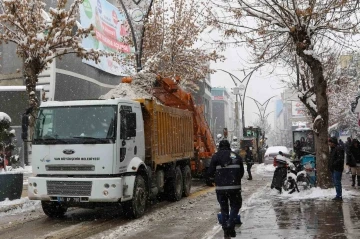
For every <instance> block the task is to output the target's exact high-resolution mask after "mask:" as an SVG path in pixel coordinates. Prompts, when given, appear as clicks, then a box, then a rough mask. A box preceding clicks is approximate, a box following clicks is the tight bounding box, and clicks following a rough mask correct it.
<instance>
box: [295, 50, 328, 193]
mask: <svg viewBox="0 0 360 239" xmlns="http://www.w3.org/2000/svg"><path fill="white" fill-rule="evenodd" d="M299 55H300V57H301V58H302V59H303V60H304V61H305V63H306V64H307V65H308V66H309V67H310V69H311V73H312V76H313V79H314V92H315V96H316V107H317V114H318V115H320V116H321V120H320V121H319V122H317V123H316V124H314V132H315V152H316V173H317V186H318V187H320V188H330V187H332V186H333V184H332V180H331V173H330V169H329V146H328V127H329V112H328V107H329V104H328V99H327V95H326V89H327V83H326V81H325V79H324V73H323V67H322V64H321V62H320V61H319V60H318V59H316V58H314V57H313V56H311V55H306V54H304V53H303V52H301V53H300V54H299ZM314 120H315V119H314Z"/></svg>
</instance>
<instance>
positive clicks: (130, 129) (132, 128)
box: [126, 113, 136, 138]
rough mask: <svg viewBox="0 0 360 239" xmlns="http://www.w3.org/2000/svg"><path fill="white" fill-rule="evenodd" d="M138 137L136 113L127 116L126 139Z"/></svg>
mask: <svg viewBox="0 0 360 239" xmlns="http://www.w3.org/2000/svg"><path fill="white" fill-rule="evenodd" d="M135 136H136V113H128V114H126V138H131V137H135Z"/></svg>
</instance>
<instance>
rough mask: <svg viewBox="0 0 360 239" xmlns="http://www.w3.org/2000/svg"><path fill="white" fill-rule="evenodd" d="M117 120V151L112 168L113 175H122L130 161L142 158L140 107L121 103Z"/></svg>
mask: <svg viewBox="0 0 360 239" xmlns="http://www.w3.org/2000/svg"><path fill="white" fill-rule="evenodd" d="M118 119H119V120H118V125H119V127H118V134H117V135H118V140H117V145H118V147H117V148H118V149H117V160H116V163H115V167H114V168H115V170H116V172H115V173H124V172H126V169H127V166H128V165H129V162H130V160H131V159H133V158H134V157H139V158H143V156H142V154H143V152H144V149H143V147H144V143H143V142H142V141H143V123H142V121H140V119H141V108H140V105H137V104H126V103H121V105H119V117H118Z"/></svg>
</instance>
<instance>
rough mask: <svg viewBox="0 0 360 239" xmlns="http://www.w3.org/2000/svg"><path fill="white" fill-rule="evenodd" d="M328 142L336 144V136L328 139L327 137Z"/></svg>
mask: <svg viewBox="0 0 360 239" xmlns="http://www.w3.org/2000/svg"><path fill="white" fill-rule="evenodd" d="M329 142H330V143H334V144H336V145H337V144H338V140H337V138H336V137H331V138H330V139H329Z"/></svg>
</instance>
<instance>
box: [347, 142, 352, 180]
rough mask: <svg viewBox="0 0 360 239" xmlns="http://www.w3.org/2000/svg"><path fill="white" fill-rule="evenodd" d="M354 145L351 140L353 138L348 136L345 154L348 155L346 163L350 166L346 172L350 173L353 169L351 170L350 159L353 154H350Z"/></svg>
mask: <svg viewBox="0 0 360 239" xmlns="http://www.w3.org/2000/svg"><path fill="white" fill-rule="evenodd" d="M351 145H352V142H351V138H350V137H347V139H346V143H345V156H346V161H345V162H346V165H347V166H348V171H347V172H346V174H350V173H351V170H350V166H349V160H351V155H350V147H351Z"/></svg>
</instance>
